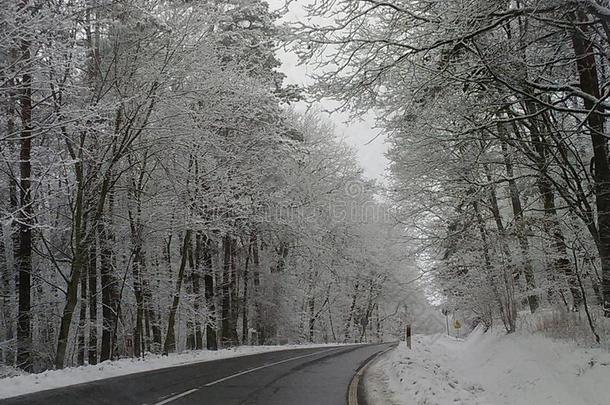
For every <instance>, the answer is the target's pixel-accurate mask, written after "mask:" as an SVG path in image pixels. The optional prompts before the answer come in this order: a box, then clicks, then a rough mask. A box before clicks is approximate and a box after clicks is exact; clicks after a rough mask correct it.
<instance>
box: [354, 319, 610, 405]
mask: <svg viewBox="0 0 610 405" xmlns="http://www.w3.org/2000/svg"><path fill="white" fill-rule="evenodd" d="M365 384H366V387H367V394H368V396H369V400H370V403H371V404H374V405H383V404H392V405H406V404H409V405H411V404H418V405H420V404H421V405H423V404H426V405H432V404H438V405H445V404H452V405H455V404H464V405H466V404H467V405H471V404H481V405H505V404H506V405H509V404H510V405H531V404H538V405H546V404H549V405H550V404H553V405H563V404H565V405H568V404H569V405H573V404H579V405H602V404H604V405H605V404H607V402H608V398H610V353H608V352H606V351H603V350H601V349H582V348H578V347H576V346H574V345H571V344H569V343H564V342H559V341H556V340H551V339H548V338H545V337H543V336H540V335H531V334H513V335H503V334H497V333H487V334H483V333H482V332H481V331H480V330H475V331H474V332H473V333H472V334H471V335H470V337H469V338H468V339H466V340H465V341H460V340H456V339H453V338H450V337H447V336H416V337H415V339H414V342H413V350H409V349H408V348H407V347H406V344H404V343H401V344H400V345H399V347H398V348H396V349H395V350H393V351H391V352H390V353H388V354H387V355H386V356H384V357H383V358H382V359H380V360H379V361H378V362H376V363H375V364H374V365H372V367H371V368H370V369H369V371H368V373H367V375H366V378H365Z"/></svg>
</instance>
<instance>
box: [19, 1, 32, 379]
mask: <svg viewBox="0 0 610 405" xmlns="http://www.w3.org/2000/svg"><path fill="white" fill-rule="evenodd" d="M27 7H29V6H28V3H27V2H26V1H24V0H22V8H24V9H25V8H27ZM21 53H22V58H23V61H24V63H25V64H26V66H25V70H26V72H28V73H25V74H24V75H23V77H22V83H21V86H22V90H21V91H22V93H21V138H20V153H19V176H20V185H19V186H20V191H21V196H20V197H21V204H20V209H19V213H18V216H19V249H18V250H17V255H16V258H15V261H16V264H17V268H18V269H19V270H18V274H19V306H18V311H19V313H18V317H17V365H18V366H19V367H20V368H22V369H23V370H26V371H31V370H32V353H31V350H32V331H31V325H30V309H31V296H30V289H31V277H32V226H33V219H34V218H33V217H34V210H33V201H32V180H31V178H32V162H31V152H32V136H33V128H32V76H31V75H30V73H29V70H30V68H31V66H30V64H31V60H32V57H31V51H30V42H29V41H28V40H25V39H24V40H23V41H22V43H21Z"/></svg>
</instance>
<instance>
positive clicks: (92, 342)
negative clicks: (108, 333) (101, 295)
mask: <svg viewBox="0 0 610 405" xmlns="http://www.w3.org/2000/svg"><path fill="white" fill-rule="evenodd" d="M90 232H91V237H90V238H89V243H88V254H89V265H88V266H87V267H88V268H87V272H88V275H89V286H88V287H89V364H97V249H96V243H97V241H96V237H95V225H92V226H91V231H90Z"/></svg>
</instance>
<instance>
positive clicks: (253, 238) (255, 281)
mask: <svg viewBox="0 0 610 405" xmlns="http://www.w3.org/2000/svg"><path fill="white" fill-rule="evenodd" d="M250 244H251V245H252V267H253V269H252V270H253V273H254V274H253V277H252V286H253V288H254V327H255V328H256V334H257V336H258V342H257V343H258V344H259V345H262V344H264V342H265V340H266V336H265V331H264V328H263V317H262V314H261V310H262V308H261V269H260V267H261V266H260V257H259V255H258V235H257V233H256V229H254V230H252V234H251V235H250Z"/></svg>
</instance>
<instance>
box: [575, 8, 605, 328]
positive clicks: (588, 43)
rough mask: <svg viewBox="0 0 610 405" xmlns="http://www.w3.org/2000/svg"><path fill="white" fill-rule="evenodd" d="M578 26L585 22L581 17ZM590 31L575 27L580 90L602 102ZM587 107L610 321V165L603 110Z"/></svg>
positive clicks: (592, 105) (587, 101) (588, 102)
mask: <svg viewBox="0 0 610 405" xmlns="http://www.w3.org/2000/svg"><path fill="white" fill-rule="evenodd" d="M579 17H580V18H577V22H580V21H584V20H585V17H584V16H579ZM589 35H590V34H588V33H587V28H586V26H584V25H583V24H581V25H579V27H574V31H573V32H572V44H573V47H574V54H575V56H576V65H577V68H578V73H579V78H580V88H581V90H582V91H583V92H585V93H587V94H589V95H591V96H593V97H594V98H596V99H598V100H599V99H601V93H600V89H599V80H598V76H597V64H596V61H595V52H596V50H595V47H594V44H593V41H592V40H591V39H590V38H589ZM584 105H585V108H586V109H587V110H589V111H590V114H589V115H588V116H587V118H586V123H587V126H588V128H589V131H590V134H591V143H592V145H593V162H594V167H595V172H594V174H593V178H594V179H595V198H596V206H597V226H598V232H599V242H598V250H599V257H600V260H601V265H602V290H603V296H604V316H605V317H607V318H610V162H609V156H608V140H607V138H606V136H605V134H604V131H605V128H604V126H605V119H604V116H603V110H602V108H601V107H600V106H599V105H597V104H596V103H595V102H593V101H592V100H590V99H588V98H585V99H584Z"/></svg>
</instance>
